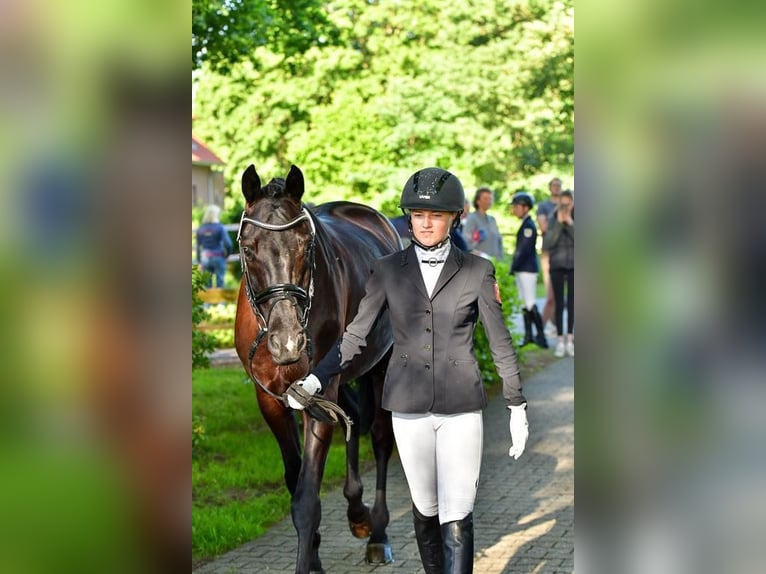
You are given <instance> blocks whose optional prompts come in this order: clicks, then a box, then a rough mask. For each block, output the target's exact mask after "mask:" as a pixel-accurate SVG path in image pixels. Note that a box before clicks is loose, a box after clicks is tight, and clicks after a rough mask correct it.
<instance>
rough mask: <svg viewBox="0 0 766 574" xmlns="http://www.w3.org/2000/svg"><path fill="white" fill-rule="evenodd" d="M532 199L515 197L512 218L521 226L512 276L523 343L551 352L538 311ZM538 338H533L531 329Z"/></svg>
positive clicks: (517, 235)
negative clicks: (522, 321)
mask: <svg viewBox="0 0 766 574" xmlns="http://www.w3.org/2000/svg"><path fill="white" fill-rule="evenodd" d="M534 204H535V203H534V200H533V199H532V196H530V195H529V194H528V193H525V192H523V191H522V192H519V193H516V194H515V195H514V196H513V200H512V201H511V210H512V211H513V214H514V215H515V216H516V217H518V218H519V219H521V226H520V227H519V231H518V232H517V233H516V249H515V250H514V252H513V261H511V269H510V273H511V275H513V276H514V277H515V278H516V286H517V290H518V293H519V298H520V299H521V302H522V304H523V308H522V314H523V316H524V342H523V343H522V344H521V345H522V346H524V345H528V344H530V343H535V344H536V345H538V346H539V347H542V348H543V349H547V348H548V341H546V339H545V333H544V332H543V319H542V317H541V316H540V311H538V310H537V303H536V300H537V273H538V271H539V267H538V265H537V227H535V223H534V221H532V217H531V216H530V215H529V212H530V211H531V209H532V207H533V206H534ZM533 326H534V327H535V330H536V331H537V335H534V336H533V335H532V327H533Z"/></svg>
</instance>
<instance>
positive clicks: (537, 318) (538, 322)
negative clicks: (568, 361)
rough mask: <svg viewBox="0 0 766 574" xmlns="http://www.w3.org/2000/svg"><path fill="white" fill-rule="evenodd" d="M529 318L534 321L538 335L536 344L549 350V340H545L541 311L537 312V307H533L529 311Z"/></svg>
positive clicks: (535, 340)
mask: <svg viewBox="0 0 766 574" xmlns="http://www.w3.org/2000/svg"><path fill="white" fill-rule="evenodd" d="M529 316H530V317H531V319H532V323H533V324H534V326H535V330H536V331H537V335H535V339H534V342H535V344H536V345H537V346H538V347H542V348H543V349H547V348H548V340H547V339H546V338H545V329H544V328H543V318H542V316H541V315H540V311H538V310H537V305H535V306H534V307H532V309H531V310H530V311H529Z"/></svg>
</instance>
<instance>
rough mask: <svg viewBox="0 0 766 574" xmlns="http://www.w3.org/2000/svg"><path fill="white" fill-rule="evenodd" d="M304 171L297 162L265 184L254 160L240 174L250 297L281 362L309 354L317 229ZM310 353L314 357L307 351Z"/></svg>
mask: <svg viewBox="0 0 766 574" xmlns="http://www.w3.org/2000/svg"><path fill="white" fill-rule="evenodd" d="M303 189H304V183H303V174H302V173H301V170H300V169H298V168H297V167H295V166H292V167H291V168H290V172H289V173H288V174H287V178H286V179H281V178H274V179H272V180H271V181H270V182H269V183H268V184H267V185H265V186H261V179H260V178H259V177H258V174H257V173H256V171H255V167H254V166H252V165H250V166H249V167H248V168H247V169H246V170H245V172H244V174H243V175H242V194H243V195H244V197H245V201H246V202H247V204H246V206H245V211H244V212H243V214H242V220H241V222H240V226H239V235H238V241H239V250H240V257H241V260H242V275H243V280H244V282H245V289H246V291H247V298H248V301H249V302H250V306H251V307H252V310H253V312H254V313H255V315H256V317H257V318H258V321H259V322H260V326H261V331H260V333H259V337H262V336H265V340H266V343H267V346H268V350H269V352H270V353H271V356H272V358H273V360H274V362H275V363H276V364H277V365H290V364H293V363H295V362H297V361H298V360H300V358H301V356H302V354H303V353H304V352H309V354H310V341H309V336H308V332H307V330H306V324H307V322H308V314H309V310H310V308H311V299H312V295H313V277H314V275H313V274H314V242H315V237H316V229H315V226H314V222H313V220H312V217H311V215H310V214H309V212H308V209H307V208H306V207H305V206H303V205H302V203H301V197H302V196H303ZM309 359H310V357H309Z"/></svg>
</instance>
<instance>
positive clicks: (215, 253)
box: [197, 205, 232, 288]
mask: <svg viewBox="0 0 766 574" xmlns="http://www.w3.org/2000/svg"><path fill="white" fill-rule="evenodd" d="M220 216H221V208H220V207H218V206H217V205H208V206H207V208H206V209H205V213H204V214H203V216H202V225H200V226H199V228H198V229H197V261H199V267H200V270H201V271H208V272H210V273H212V274H214V275H215V286H216V287H219V288H223V277H224V275H225V274H226V256H227V255H228V254H229V252H230V251H231V247H232V246H231V238H230V237H229V234H228V232H227V231H226V228H225V227H224V226H223V225H221V220H220ZM207 286H208V287H211V286H212V278H211V279H210V280H208V285H207Z"/></svg>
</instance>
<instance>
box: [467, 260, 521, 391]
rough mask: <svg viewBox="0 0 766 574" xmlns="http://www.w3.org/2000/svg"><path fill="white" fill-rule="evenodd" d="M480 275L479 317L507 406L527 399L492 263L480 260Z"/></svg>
mask: <svg viewBox="0 0 766 574" xmlns="http://www.w3.org/2000/svg"><path fill="white" fill-rule="evenodd" d="M481 265H482V266H483V271H482V272H483V274H484V277H483V279H482V284H481V291H480V295H479V319H480V320H481V323H482V325H484V331H485V332H486V334H487V339H488V340H489V348H490V351H491V352H492V359H493V361H494V363H495V368H496V369H497V372H498V374H499V375H500V378H501V379H502V380H503V397H504V398H505V400H506V401H508V404H509V405H511V406H518V405H521V404H524V403H526V402H527V400H526V399H525V398H524V395H523V394H522V392H521V375H520V371H519V361H518V357H517V356H516V351H515V350H514V349H513V342H512V340H511V334H510V333H509V332H508V327H507V326H506V324H505V316H504V315H503V307H502V305H501V303H500V301H499V300H498V299H499V297H500V296H499V293H500V291H499V288H498V287H497V281H496V280H495V267H494V266H493V265H492V264H491V263H490V262H488V261H482V262H481Z"/></svg>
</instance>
